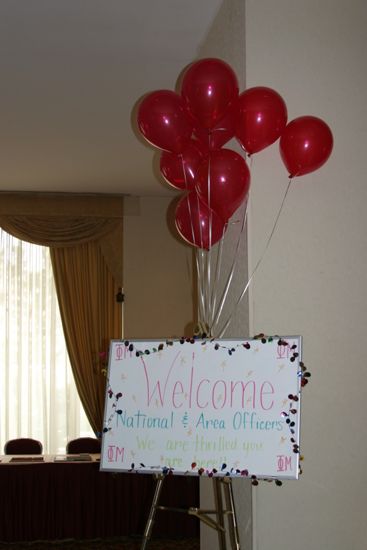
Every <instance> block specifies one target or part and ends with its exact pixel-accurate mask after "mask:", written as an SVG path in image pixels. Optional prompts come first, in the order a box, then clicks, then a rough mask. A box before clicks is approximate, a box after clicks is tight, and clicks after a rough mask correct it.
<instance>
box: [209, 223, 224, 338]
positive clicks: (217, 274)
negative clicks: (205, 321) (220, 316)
mask: <svg viewBox="0 0 367 550" xmlns="http://www.w3.org/2000/svg"><path fill="white" fill-rule="evenodd" d="M227 223H228V222H227ZM224 235H225V229H223V233H222V237H221V239H220V241H219V246H218V250H217V256H216V266H215V278H214V284H213V288H212V292H211V306H210V311H211V315H210V325H209V326H210V330H209V332H210V334H211V332H212V327H213V322H214V313H215V308H216V304H217V292H216V291H217V288H218V284H219V277H220V268H221V265H222V253H223V244H224Z"/></svg>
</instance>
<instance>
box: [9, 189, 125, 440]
mask: <svg viewBox="0 0 367 550" xmlns="http://www.w3.org/2000/svg"><path fill="white" fill-rule="evenodd" d="M122 216H123V202H122V198H121V197H110V196H107V197H104V196H95V197H93V196H86V197H83V196H80V195H78V196H75V195H72V196H64V195H63V196H58V195H49V194H37V195H25V196H24V195H19V194H2V196H1V200H0V225H1V227H2V228H3V229H4V230H5V231H7V232H8V233H10V234H12V235H14V236H16V237H17V238H19V239H22V240H26V241H29V242H33V243H36V244H41V245H44V246H49V247H50V252H51V259H52V265H53V271H54V277H55V283H56V289H57V295H58V300H59V306H60V312H61V318H62V322H63V327H64V333H65V341H66V345H67V349H68V352H69V357H70V363H71V366H72V370H73V374H74V378H75V382H76V386H77V389H78V393H79V396H80V399H81V402H82V404H83V406H84V409H85V412H86V415H87V417H88V420H89V422H90V424H91V426H92V428H93V430H94V432H95V433H96V434H98V433H100V432H101V431H102V422H103V412H104V410H103V409H104V392H105V382H106V380H105V377H104V375H103V373H102V372H101V365H100V361H99V353H100V352H103V351H107V347H108V342H109V341H110V340H111V339H116V338H121V331H122V312H121V303H119V302H117V301H116V294H117V292H118V289H119V288H120V287H122Z"/></svg>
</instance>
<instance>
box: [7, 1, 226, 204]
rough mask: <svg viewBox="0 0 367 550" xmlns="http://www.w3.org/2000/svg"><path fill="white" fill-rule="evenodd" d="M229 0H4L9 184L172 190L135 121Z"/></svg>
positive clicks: (42, 188)
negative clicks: (148, 95)
mask: <svg viewBox="0 0 367 550" xmlns="http://www.w3.org/2000/svg"><path fill="white" fill-rule="evenodd" d="M222 4H223V2H222V0H199V1H198V0H134V1H132V0H131V1H126V0H125V1H124V0H107V1H102V0H1V2H0V75H1V83H0V191H27V192H29V191H37V192H65V193H71V192H74V193H93V194H94V193H111V194H122V193H123V194H132V195H155V194H157V195H159V194H169V193H170V190H168V188H167V186H165V185H164V183H163V182H162V181H160V180H159V173H158V172H157V159H158V152H157V150H155V149H153V148H152V147H150V146H149V145H148V144H146V143H145V142H144V141H143V140H142V138H141V136H140V135H139V134H138V133H137V132H136V130H135V129H134V120H135V117H134V113H135V110H136V104H137V102H138V101H139V99H140V98H141V97H142V96H143V95H144V94H146V93H147V92H150V91H153V90H157V89H174V88H175V85H176V81H177V78H178V77H179V75H180V73H181V72H182V70H183V69H184V68H185V66H187V65H188V64H189V63H190V62H192V61H193V60H195V59H196V58H198V57H200V51H201V50H200V48H201V46H202V44H203V43H204V42H205V40H206V37H207V36H208V34H209V32H210V28H211V26H212V24H213V21H214V20H215V19H216V18H217V17H218V14H219V12H220V8H221V5H222Z"/></svg>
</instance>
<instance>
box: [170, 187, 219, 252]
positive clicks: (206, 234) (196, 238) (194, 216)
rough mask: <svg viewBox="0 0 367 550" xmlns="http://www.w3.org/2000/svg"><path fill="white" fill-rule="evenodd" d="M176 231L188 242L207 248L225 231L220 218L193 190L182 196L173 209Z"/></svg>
mask: <svg viewBox="0 0 367 550" xmlns="http://www.w3.org/2000/svg"><path fill="white" fill-rule="evenodd" d="M175 224H176V228H177V231H178V233H179V234H180V235H181V237H182V238H183V239H184V240H185V241H187V242H188V243H190V244H192V245H193V246H196V247H198V248H202V249H204V250H209V249H210V248H211V247H212V246H213V245H214V244H215V243H217V242H218V241H219V240H220V239H221V238H222V236H223V235H224V233H225V230H226V226H225V224H224V222H223V221H222V219H221V218H220V217H219V216H218V214H216V213H215V212H214V211H213V210H211V209H210V208H209V207H208V206H207V205H206V204H205V203H204V202H203V201H202V200H201V199H200V198H199V196H198V194H197V193H196V192H195V191H190V192H189V193H188V194H187V195H185V196H183V197H182V198H181V199H180V200H179V202H178V204H177V206H176V211H175Z"/></svg>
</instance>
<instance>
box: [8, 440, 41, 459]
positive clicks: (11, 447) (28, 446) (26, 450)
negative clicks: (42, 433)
mask: <svg viewBox="0 0 367 550" xmlns="http://www.w3.org/2000/svg"><path fill="white" fill-rule="evenodd" d="M42 451H43V446H42V443H41V442H40V441H37V439H32V438H30V437H19V438H17V439H9V441H7V442H6V443H5V445H4V453H5V454H6V455H41V454H42Z"/></svg>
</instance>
